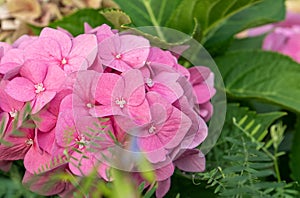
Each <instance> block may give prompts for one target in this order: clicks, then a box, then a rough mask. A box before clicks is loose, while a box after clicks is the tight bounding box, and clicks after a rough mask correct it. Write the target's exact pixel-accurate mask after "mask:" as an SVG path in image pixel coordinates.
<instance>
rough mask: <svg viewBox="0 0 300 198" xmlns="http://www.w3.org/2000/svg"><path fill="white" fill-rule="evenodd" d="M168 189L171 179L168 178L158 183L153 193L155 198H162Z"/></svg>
mask: <svg viewBox="0 0 300 198" xmlns="http://www.w3.org/2000/svg"><path fill="white" fill-rule="evenodd" d="M170 187H171V179H170V178H168V179H166V180H164V181H159V182H158V187H157V189H156V192H155V195H156V198H163V197H164V196H165V195H166V194H167V192H168V191H169V189H170Z"/></svg>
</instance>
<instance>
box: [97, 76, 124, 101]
mask: <svg viewBox="0 0 300 198" xmlns="http://www.w3.org/2000/svg"><path fill="white" fill-rule="evenodd" d="M118 81H122V79H121V77H120V76H119V75H116V74H106V73H104V74H102V75H101V77H100V80H99V81H98V84H97V88H96V94H95V99H96V100H97V101H98V102H99V103H100V104H103V105H111V103H112V100H113V99H112V96H113V92H114V91H115V90H116V89H117V88H116V84H117V82H118ZM118 83H121V82H118ZM118 91H122V92H123V91H124V90H118Z"/></svg>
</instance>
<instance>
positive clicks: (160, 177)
mask: <svg viewBox="0 0 300 198" xmlns="http://www.w3.org/2000/svg"><path fill="white" fill-rule="evenodd" d="M174 169H175V168H174V165H173V163H168V164H167V165H166V166H163V167H161V168H158V169H156V170H155V175H156V181H164V180H166V179H168V178H170V177H171V176H172V175H173V173H174Z"/></svg>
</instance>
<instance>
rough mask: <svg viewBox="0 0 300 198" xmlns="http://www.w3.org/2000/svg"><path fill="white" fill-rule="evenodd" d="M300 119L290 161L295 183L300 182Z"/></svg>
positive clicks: (295, 132) (299, 119)
mask: <svg viewBox="0 0 300 198" xmlns="http://www.w3.org/2000/svg"><path fill="white" fill-rule="evenodd" d="M299 140H300V117H299V118H298V121H297V124H296V127H295V131H294V137H293V144H292V149H291V154H290V156H291V161H290V168H291V171H292V175H291V176H292V179H294V180H295V181H298V182H300V168H299V166H300V144H299Z"/></svg>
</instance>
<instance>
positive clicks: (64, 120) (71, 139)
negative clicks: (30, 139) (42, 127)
mask: <svg viewBox="0 0 300 198" xmlns="http://www.w3.org/2000/svg"><path fill="white" fill-rule="evenodd" d="M77 136H78V133H77V129H76V127H75V122H74V115H73V112H72V110H66V111H64V112H62V113H60V114H59V116H58V119H57V124H56V129H55V137H56V142H57V144H58V145H59V146H62V147H68V146H70V145H74V144H75V139H76V138H77Z"/></svg>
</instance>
